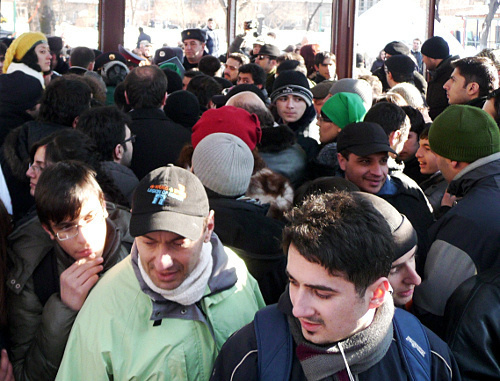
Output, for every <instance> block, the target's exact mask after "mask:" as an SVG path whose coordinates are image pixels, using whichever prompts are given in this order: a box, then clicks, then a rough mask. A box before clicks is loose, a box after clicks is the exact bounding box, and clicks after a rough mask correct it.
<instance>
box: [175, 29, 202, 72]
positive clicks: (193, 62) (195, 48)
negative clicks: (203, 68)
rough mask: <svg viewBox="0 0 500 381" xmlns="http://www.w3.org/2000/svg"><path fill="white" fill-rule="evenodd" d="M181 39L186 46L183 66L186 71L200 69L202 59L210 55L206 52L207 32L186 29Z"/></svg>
mask: <svg viewBox="0 0 500 381" xmlns="http://www.w3.org/2000/svg"><path fill="white" fill-rule="evenodd" d="M181 37H182V43H183V44H184V60H183V61H182V65H183V66H184V69H186V70H189V69H194V68H196V67H198V63H199V62H200V60H201V57H203V56H205V55H207V54H208V53H207V52H206V51H205V43H206V41H207V32H206V31H205V30H203V29H196V28H195V29H186V30H183V31H182V33H181Z"/></svg>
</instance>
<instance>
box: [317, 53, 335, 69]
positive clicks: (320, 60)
mask: <svg viewBox="0 0 500 381" xmlns="http://www.w3.org/2000/svg"><path fill="white" fill-rule="evenodd" d="M327 58H331V59H332V61H333V62H334V63H335V54H332V53H330V52H319V53H316V55H315V56H314V64H315V65H316V66H318V67H319V65H320V64H323V61H324V60H326V59H327Z"/></svg>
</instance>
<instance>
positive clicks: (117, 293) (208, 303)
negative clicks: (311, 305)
mask: <svg viewBox="0 0 500 381" xmlns="http://www.w3.org/2000/svg"><path fill="white" fill-rule="evenodd" d="M211 242H212V245H213V250H212V257H213V260H214V265H213V270H212V275H211V277H210V279H209V281H208V285H207V288H206V290H205V295H204V296H203V298H202V299H201V300H200V301H199V302H197V303H195V304H193V305H190V306H182V305H180V304H177V303H174V302H171V301H168V300H165V299H162V298H161V297H159V296H158V295H157V297H155V296H154V294H153V292H152V291H151V290H150V289H149V288H148V289H146V287H147V286H146V285H145V283H144V281H143V280H142V278H141V277H140V275H139V277H138V274H140V273H138V266H137V260H138V256H137V251H136V249H135V246H134V248H133V249H132V254H131V255H130V256H129V257H127V258H126V259H125V260H124V261H122V262H121V263H119V264H118V265H117V266H115V267H114V268H113V269H111V270H110V271H109V272H108V273H107V274H106V275H105V276H104V277H103V279H102V280H101V281H100V282H99V284H98V285H97V286H96V287H95V288H94V289H93V290H92V292H91V294H90V295H89V297H88V299H87V301H86V302H85V304H84V306H83V308H82V310H81V311H80V314H79V315H78V318H77V319H76V321H75V324H74V326H73V330H72V331H71V335H70V337H69V340H68V344H67V346H66V351H65V353H64V358H63V361H62V363H61V367H60V369H59V373H58V374H57V380H65V381H66V380H72V381H76V380H108V379H109V380H121V381H123V380H141V381H145V380H193V381H195V380H196V381H203V380H208V379H209V377H210V374H211V372H212V366H213V364H214V361H215V358H216V356H217V353H218V352H219V350H220V348H221V346H222V344H224V342H225V341H226V340H227V338H228V337H229V336H230V335H231V334H232V333H233V332H235V331H236V330H238V329H239V328H241V327H242V326H244V325H245V324H247V323H248V322H251V321H252V320H253V316H254V314H255V312H256V311H257V310H259V309H260V308H262V307H263V306H264V301H263V299H262V296H261V293H260V291H259V288H258V285H257V282H256V281H255V279H254V278H252V276H251V275H250V274H249V273H248V271H247V269H246V267H245V264H244V262H243V261H242V260H241V259H240V258H239V257H238V256H237V255H236V254H234V253H233V252H232V251H230V250H229V249H227V248H224V247H223V246H222V243H221V242H220V240H219V239H218V237H217V236H216V235H215V234H213V235H212V239H211ZM145 292H147V293H148V294H146V293H145Z"/></svg>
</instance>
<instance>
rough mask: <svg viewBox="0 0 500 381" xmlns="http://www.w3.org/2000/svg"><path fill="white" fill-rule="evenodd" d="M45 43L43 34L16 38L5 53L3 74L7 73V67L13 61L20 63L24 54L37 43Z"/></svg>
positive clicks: (34, 33)
mask: <svg viewBox="0 0 500 381" xmlns="http://www.w3.org/2000/svg"><path fill="white" fill-rule="evenodd" d="M42 42H45V43H47V37H45V34H43V33H39V32H28V33H23V34H21V35H20V36H19V37H17V38H16V39H15V40H14V41H13V42H12V44H10V46H9V48H8V49H7V52H6V53H5V61H4V64H3V72H4V73H7V69H8V68H9V65H10V64H11V62H13V61H14V60H16V61H21V60H22V59H23V57H24V55H25V54H26V53H28V51H29V50H30V49H31V48H32V47H33V46H35V45H38V44H39V43H42Z"/></svg>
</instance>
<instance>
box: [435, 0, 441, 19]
mask: <svg viewBox="0 0 500 381" xmlns="http://www.w3.org/2000/svg"><path fill="white" fill-rule="evenodd" d="M439 1H440V0H436V14H435V16H434V18H435V19H436V20H437V21H438V22H441V17H440V16H439Z"/></svg>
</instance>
